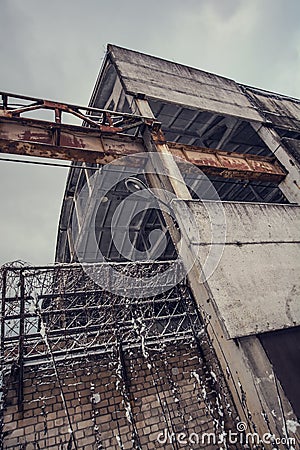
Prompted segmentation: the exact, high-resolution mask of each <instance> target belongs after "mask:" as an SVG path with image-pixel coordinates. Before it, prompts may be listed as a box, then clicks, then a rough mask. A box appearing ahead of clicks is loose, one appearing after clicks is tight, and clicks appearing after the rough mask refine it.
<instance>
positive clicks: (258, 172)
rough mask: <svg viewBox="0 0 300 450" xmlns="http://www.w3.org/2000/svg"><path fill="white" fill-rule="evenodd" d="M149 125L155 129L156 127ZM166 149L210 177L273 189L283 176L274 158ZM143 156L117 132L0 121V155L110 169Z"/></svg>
mask: <svg viewBox="0 0 300 450" xmlns="http://www.w3.org/2000/svg"><path fill="white" fill-rule="evenodd" d="M147 120H148V119H146V121H147ZM147 124H148V125H150V126H151V125H152V126H154V125H155V122H153V124H151V123H148V122H147ZM152 134H153V138H154V140H156V141H157V142H160V131H159V127H158V129H157V127H155V126H154V128H153V130H152ZM168 147H169V149H170V151H171V152H172V154H173V155H174V156H178V157H180V158H182V159H183V161H188V162H190V163H193V164H195V165H196V166H198V167H199V168H200V169H201V170H202V171H203V172H204V173H205V174H207V175H211V176H215V175H218V176H221V177H224V178H237V179H249V180H251V179H255V180H261V181H272V182H275V183H279V182H280V181H281V180H282V179H283V178H284V177H285V176H286V173H285V172H284V170H283V169H282V168H281V166H280V165H279V163H278V162H277V161H276V160H275V158H267V157H260V156H256V155H250V154H246V155H243V154H239V153H233V152H224V151H220V150H214V149H207V148H202V147H195V146H191V145H185V144H178V143H172V142H168ZM144 151H145V149H144V144H143V142H142V140H141V139H140V138H138V137H135V136H129V135H125V134H121V133H117V132H116V130H115V127H112V128H111V129H109V127H105V129H99V128H98V129H95V128H90V127H83V126H76V125H67V124H63V123H54V122H46V121H42V120H37V119H27V118H23V117H13V116H11V117H8V116H7V115H5V116H3V115H2V116H0V154H1V153H5V154H17V155H26V156H35V157H43V158H52V159H60V160H68V161H77V162H85V163H88V164H94V163H97V164H108V163H110V162H112V161H113V160H116V159H118V158H120V157H121V156H125V155H131V154H136V153H141V152H144ZM183 170H186V169H183Z"/></svg>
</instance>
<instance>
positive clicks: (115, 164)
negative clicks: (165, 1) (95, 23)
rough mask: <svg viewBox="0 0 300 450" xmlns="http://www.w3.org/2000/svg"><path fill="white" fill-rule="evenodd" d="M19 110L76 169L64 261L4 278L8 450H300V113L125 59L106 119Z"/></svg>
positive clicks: (38, 137) (98, 108) (109, 79)
mask: <svg viewBox="0 0 300 450" xmlns="http://www.w3.org/2000/svg"><path fill="white" fill-rule="evenodd" d="M1 96H2V102H1V105H0V106H1V109H0V152H1V153H4V154H5V153H6V154H18V155H27V156H28V157H30V156H40V157H47V158H52V159H59V160H65V161H66V160H67V161H72V163H71V166H70V170H69V175H68V179H67V184H66V189H65V194H64V199H63V205H62V210H61V216H60V220H59V227H58V238H57V246H56V260H55V263H53V265H49V266H43V267H34V266H28V265H25V264H22V263H19V262H16V263H12V264H7V265H4V266H3V267H2V268H1V367H2V384H1V386H2V394H1V448H2V449H26V450H31V449H61V450H62V449H66V450H67V449H68V450H70V449H152V448H163V449H179V448H185V449H192V448H193V449H194V448H195V449H196V448H197V449H198V448H204V449H209V450H211V449H239V448H256V449H275V448H276V449H297V448H299V435H300V424H299V422H298V420H299V417H300V383H299V379H300V357H299V355H300V328H299V325H300V301H299V296H300V209H299V208H300V206H299V204H300V101H299V100H297V99H294V98H290V97H286V96H284V95H280V94H276V93H272V92H267V91H264V90H261V89H256V88H253V87H250V86H246V85H241V84H239V83H237V82H235V81H233V80H231V79H227V78H224V77H221V76H218V75H214V74H211V73H207V72H203V71H201V70H198V69H195V68H191V67H187V66H184V65H180V64H176V63H174V62H170V61H166V60H162V59H160V58H157V57H153V56H149V55H145V54H142V53H138V52H135V51H132V50H127V49H124V48H121V47H117V46H114V45H108V47H107V52H106V55H105V58H104V61H103V63H102V67H101V69H100V73H99V77H98V80H97V82H96V85H95V88H94V91H93V93H92V96H91V100H90V104H89V106H88V107H81V106H78V105H67V104H62V103H57V102H52V101H49V100H43V99H37V98H29V97H25V96H21V95H15V94H9V93H1ZM40 109H46V110H48V111H51V112H53V120H52V121H50V120H49V121H45V120H41V119H39V118H36V117H35V116H30V114H35V113H36V111H39V110H40ZM25 113H26V114H27V115H24V114H25ZM66 115H68V116H69V117H72V116H76V117H77V118H78V117H79V118H80V119H81V120H82V125H81V126H79V125H77V124H70V123H66V122H65V121H64V117H65V116H66ZM49 170H51V169H49Z"/></svg>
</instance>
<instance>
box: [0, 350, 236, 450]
mask: <svg viewBox="0 0 300 450" xmlns="http://www.w3.org/2000/svg"><path fill="white" fill-rule="evenodd" d="M159 347H160V348H158V349H155V348H152V349H149V348H148V349H147V350H145V349H143V351H142V349H129V350H128V349H127V350H119V351H117V352H114V353H110V354H106V355H103V354H102V355H101V354H99V355H97V356H96V355H95V356H90V355H89V356H88V355H86V356H84V357H81V359H80V360H78V359H74V358H73V359H70V360H65V361H56V364H55V366H53V364H52V363H51V361H50V362H49V363H48V364H43V365H31V366H25V369H24V396H23V411H19V410H18V404H17V403H18V401H17V387H18V377H17V375H18V374H17V373H16V371H14V373H13V374H10V375H7V376H6V379H5V386H6V391H5V393H4V411H3V422H4V425H3V444H2V448H3V449H18V448H20V449H21V448H22V449H26V450H33V449H66V450H67V449H74V448H78V449H120V448H121V449H122V448H123V449H129V448H139V447H140V448H142V449H152V448H161V449H162V448H164V449H169V448H170V449H173V448H199V445H197V444H196V441H195V439H196V437H195V436H194V437H193V438H192V440H194V441H195V445H194V444H193V443H180V442H178V436H179V435H178V433H185V434H186V436H187V438H188V437H189V436H190V433H197V434H199V435H200V434H201V433H203V432H213V431H214V430H215V429H216V428H217V432H221V431H222V427H223V424H222V423H221V422H222V420H223V419H225V425H224V426H225V428H226V427H228V426H232V418H231V412H230V410H229V408H228V406H226V408H223V409H222V405H228V403H230V398H229V397H228V396H227V390H226V386H225V384H224V380H222V379H221V378H219V379H218V381H217V382H216V380H215V378H216V376H215V373H213V376H212V373H211V372H212V370H213V369H212V365H211V364H212V361H213V355H212V354H211V350H210V348H209V347H207V348H205V345H204V346H203V347H202V348H201V349H200V351H199V347H197V345H195V343H193V344H188V345H187V344H177V345H174V344H173V345H170V344H169V345H165V346H159ZM203 349H204V352H203ZM214 370H215V369H214ZM61 391H62V392H63V398H62V395H61ZM220 409H221V410H222V411H220ZM165 430H166V431H165ZM71 431H72V432H73V435H72V433H71ZM166 432H168V433H169V434H170V435H172V433H174V434H175V435H176V439H175V440H176V443H175V444H174V442H173V443H170V437H169V436H168V435H166V434H165V433H166ZM159 433H163V434H159ZM72 436H73V437H74V439H73V438H72ZM165 436H168V438H167V442H164V441H165ZM191 436H192V435H191ZM158 437H159V440H158ZM173 440H174V438H173ZM180 440H181V441H185V440H186V438H185V437H183V436H182V437H181V438H180V439H179V441H180ZM74 441H75V442H74ZM176 444H177V446H176ZM75 445H77V447H75ZM203 448H205V447H203ZM206 448H217V446H212V447H206Z"/></svg>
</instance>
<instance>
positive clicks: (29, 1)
mask: <svg viewBox="0 0 300 450" xmlns="http://www.w3.org/2000/svg"><path fill="white" fill-rule="evenodd" d="M299 23H300V2H299V0H184V1H183V0H180V1H179V0H163V1H160V2H153V1H152V2H149V1H143V0H126V1H119V0H114V1H103V0H83V1H80V0H51V1H49V0H1V1H0V43H1V44H0V61H1V65H0V90H1V91H8V92H14V93H20V94H23V95H31V96H36V97H42V98H50V99H56V100H60V101H66V102H72V103H77V104H82V105H85V104H87V103H88V101H89V97H90V95H91V92H92V89H93V86H94V83H95V79H96V77H97V74H98V71H99V68H100V65H101V60H102V58H103V56H104V53H105V49H106V45H107V43H113V44H117V45H120V46H124V47H127V48H131V49H134V50H139V51H142V52H145V53H150V54H152V55H155V56H160V57H162V58H166V59H169V60H173V61H176V62H180V63H184V64H187V65H190V66H194V67H197V68H199V69H204V70H207V71H210V72H214V73H217V74H220V75H223V76H226V77H230V78H233V79H235V80H236V81H239V82H242V83H246V84H250V85H254V86H257V87H261V88H265V89H269V90H274V91H277V92H281V93H284V94H287V95H291V96H295V97H300V26H299ZM66 175H67V169H61V168H59V169H54V168H46V167H40V166H32V165H29V164H16V163H6V162H1V161H0V202H1V221H0V233H1V235H0V264H3V263H5V262H7V261H12V260H15V259H22V260H25V261H27V262H29V263H32V264H44V263H51V262H53V259H54V250H55V243H56V233H57V225H58V220H59V213H60V208H61V202H62V197H63V191H64V185H65V180H66Z"/></svg>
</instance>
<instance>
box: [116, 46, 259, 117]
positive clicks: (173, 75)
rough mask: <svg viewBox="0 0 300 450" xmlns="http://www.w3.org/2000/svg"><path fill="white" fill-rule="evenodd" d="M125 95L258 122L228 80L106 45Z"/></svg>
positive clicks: (246, 100) (249, 103)
mask: <svg viewBox="0 0 300 450" xmlns="http://www.w3.org/2000/svg"><path fill="white" fill-rule="evenodd" d="M108 52H109V55H110V57H111V58H112V60H113V62H114V64H115V66H116V68H117V70H118V72H119V75H120V76H121V79H122V82H123V86H124V88H125V90H126V91H127V93H131V94H134V95H137V94H145V95H147V97H148V98H152V99H160V100H163V101H167V102H171V103H176V104H180V105H185V106H187V107H192V108H198V109H201V110H204V111H213V112H215V113H219V114H228V115H232V116H238V117H241V118H244V119H248V120H257V121H262V117H261V116H260V114H259V112H258V111H257V110H256V108H255V107H254V106H253V105H252V104H251V102H250V101H249V100H248V98H247V97H246V95H245V94H244V93H243V91H242V89H241V88H240V86H239V85H238V84H237V83H236V82H235V81H233V80H230V79H229V78H224V77H221V76H219V75H214V74H211V73H208V72H204V71H202V70H198V69H194V68H192V67H187V66H184V65H182V64H177V63H175V62H171V61H166V60H163V59H160V58H157V57H154V56H150V55H145V54H143V53H139V52H136V51H132V50H127V49H124V48H121V47H117V46H115V45H108Z"/></svg>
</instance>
